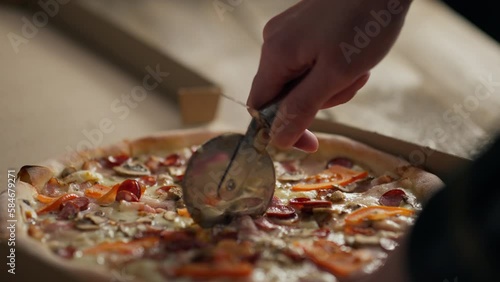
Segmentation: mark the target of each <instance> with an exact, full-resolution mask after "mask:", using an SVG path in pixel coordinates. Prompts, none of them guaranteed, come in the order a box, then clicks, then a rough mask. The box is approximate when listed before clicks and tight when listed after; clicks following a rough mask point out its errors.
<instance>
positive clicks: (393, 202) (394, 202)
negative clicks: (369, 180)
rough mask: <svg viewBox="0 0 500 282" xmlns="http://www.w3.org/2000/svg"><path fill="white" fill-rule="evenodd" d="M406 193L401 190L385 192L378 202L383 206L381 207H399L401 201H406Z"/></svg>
mask: <svg viewBox="0 0 500 282" xmlns="http://www.w3.org/2000/svg"><path fill="white" fill-rule="evenodd" d="M406 197H407V196H406V193H405V191H403V190H401V189H392V190H389V191H387V192H385V193H384V194H383V195H382V196H381V197H380V199H379V200H378V202H379V203H380V204H381V205H383V206H389V207H399V205H400V204H401V201H403V200H404V199H406Z"/></svg>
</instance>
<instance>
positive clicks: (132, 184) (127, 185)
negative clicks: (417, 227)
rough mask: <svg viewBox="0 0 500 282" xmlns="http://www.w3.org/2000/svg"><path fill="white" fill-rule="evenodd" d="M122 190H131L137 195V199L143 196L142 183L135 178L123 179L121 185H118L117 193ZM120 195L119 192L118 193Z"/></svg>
mask: <svg viewBox="0 0 500 282" xmlns="http://www.w3.org/2000/svg"><path fill="white" fill-rule="evenodd" d="M121 191H127V192H130V193H131V194H133V195H134V196H135V198H136V199H137V201H138V200H139V199H140V198H141V194H142V187H141V184H140V183H139V182H138V181H137V180H134V179H127V180H125V181H123V182H122V183H121V184H120V186H119V187H118V190H117V193H120V192H121ZM117 197H118V194H117ZM137 201H128V202H137Z"/></svg>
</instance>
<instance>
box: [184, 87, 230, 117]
mask: <svg viewBox="0 0 500 282" xmlns="http://www.w3.org/2000/svg"><path fill="white" fill-rule="evenodd" d="M220 95H221V89H220V88H218V87H188V88H181V89H179V92H178V100H179V107H180V110H181V116H182V122H183V123H184V124H186V125H191V124H196V123H202V122H206V121H210V120H213V119H214V118H215V113H216V112H217V109H218V103H219V97H220Z"/></svg>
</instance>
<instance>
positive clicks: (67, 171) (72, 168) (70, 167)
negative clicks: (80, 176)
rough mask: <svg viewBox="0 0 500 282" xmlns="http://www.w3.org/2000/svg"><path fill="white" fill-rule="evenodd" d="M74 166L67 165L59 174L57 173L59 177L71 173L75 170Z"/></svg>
mask: <svg viewBox="0 0 500 282" xmlns="http://www.w3.org/2000/svg"><path fill="white" fill-rule="evenodd" d="M76 170H77V169H76V168H75V167H74V166H68V167H65V168H64V169H63V171H62V172H61V174H60V175H59V177H60V178H65V177H66V176H68V175H70V174H72V173H73V172H76Z"/></svg>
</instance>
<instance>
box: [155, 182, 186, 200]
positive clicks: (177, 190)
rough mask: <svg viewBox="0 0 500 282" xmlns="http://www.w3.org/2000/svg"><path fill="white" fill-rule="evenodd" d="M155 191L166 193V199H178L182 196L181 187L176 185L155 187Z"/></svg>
mask: <svg viewBox="0 0 500 282" xmlns="http://www.w3.org/2000/svg"><path fill="white" fill-rule="evenodd" d="M156 193H160V194H166V199H167V200H173V201H178V200H179V199H181V198H182V188H181V187H179V186H177V185H167V186H162V187H160V188H158V189H156Z"/></svg>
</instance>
